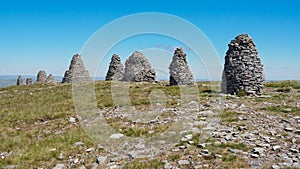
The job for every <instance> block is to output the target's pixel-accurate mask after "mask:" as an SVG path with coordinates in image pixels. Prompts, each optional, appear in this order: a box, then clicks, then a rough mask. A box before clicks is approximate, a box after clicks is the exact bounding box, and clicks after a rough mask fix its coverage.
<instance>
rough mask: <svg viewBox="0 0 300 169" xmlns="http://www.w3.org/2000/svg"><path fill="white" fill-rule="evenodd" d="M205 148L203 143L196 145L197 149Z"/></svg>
mask: <svg viewBox="0 0 300 169" xmlns="http://www.w3.org/2000/svg"><path fill="white" fill-rule="evenodd" d="M205 146H206V144H205V143H202V144H198V145H197V147H198V148H205Z"/></svg>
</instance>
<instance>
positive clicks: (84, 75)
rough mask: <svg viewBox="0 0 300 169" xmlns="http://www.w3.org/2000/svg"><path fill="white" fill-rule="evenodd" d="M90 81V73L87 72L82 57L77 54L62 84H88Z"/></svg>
mask: <svg viewBox="0 0 300 169" xmlns="http://www.w3.org/2000/svg"><path fill="white" fill-rule="evenodd" d="M90 80H91V78H90V76H89V72H88V71H87V70H85V67H84V64H83V61H82V59H81V57H80V55H79V54H75V55H74V56H73V58H72V61H71V64H70V67H69V70H67V71H66V72H65V75H64V78H63V79H62V83H72V82H88V81H90Z"/></svg>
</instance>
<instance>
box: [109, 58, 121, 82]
mask: <svg viewBox="0 0 300 169" xmlns="http://www.w3.org/2000/svg"><path fill="white" fill-rule="evenodd" d="M123 74H124V66H123V64H122V63H121V59H120V57H119V56H118V55H116V54H114V55H113V56H112V58H111V61H110V64H109V68H108V71H107V73H106V77H105V80H122V79H123Z"/></svg>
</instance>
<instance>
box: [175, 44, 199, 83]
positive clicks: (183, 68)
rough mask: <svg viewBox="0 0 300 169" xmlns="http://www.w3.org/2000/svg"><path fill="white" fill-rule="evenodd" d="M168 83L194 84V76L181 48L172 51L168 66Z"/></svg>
mask: <svg viewBox="0 0 300 169" xmlns="http://www.w3.org/2000/svg"><path fill="white" fill-rule="evenodd" d="M169 72H170V85H171V86H176V85H179V86H181V85H194V83H195V80H194V76H193V74H192V72H191V70H190V68H189V66H188V63H187V60H186V54H185V53H184V52H183V50H182V48H177V49H176V50H175V52H174V56H173V60H172V62H171V64H170V66H169Z"/></svg>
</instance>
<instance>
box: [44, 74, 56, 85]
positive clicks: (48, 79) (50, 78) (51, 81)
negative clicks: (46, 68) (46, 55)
mask: <svg viewBox="0 0 300 169" xmlns="http://www.w3.org/2000/svg"><path fill="white" fill-rule="evenodd" d="M46 82H47V83H56V80H55V78H54V76H53V75H52V74H50V75H49V76H48V77H47V79H46Z"/></svg>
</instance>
